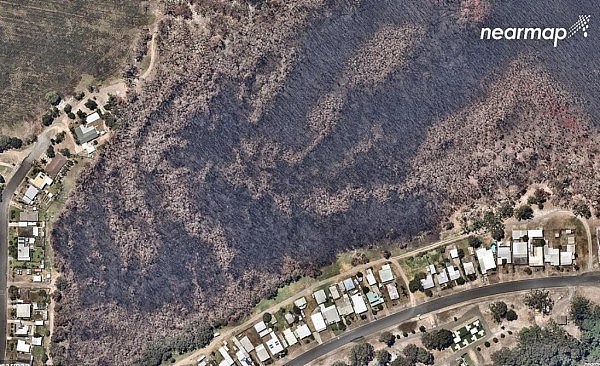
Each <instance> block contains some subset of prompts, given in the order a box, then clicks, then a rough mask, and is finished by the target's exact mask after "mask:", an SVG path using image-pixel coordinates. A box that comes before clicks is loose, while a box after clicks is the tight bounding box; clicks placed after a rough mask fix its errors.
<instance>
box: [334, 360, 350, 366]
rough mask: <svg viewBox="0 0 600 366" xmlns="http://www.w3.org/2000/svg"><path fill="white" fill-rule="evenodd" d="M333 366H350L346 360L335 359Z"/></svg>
mask: <svg viewBox="0 0 600 366" xmlns="http://www.w3.org/2000/svg"><path fill="white" fill-rule="evenodd" d="M331 366H348V364H347V363H345V362H344V361H335V362H334V363H333V364H332V365H331Z"/></svg>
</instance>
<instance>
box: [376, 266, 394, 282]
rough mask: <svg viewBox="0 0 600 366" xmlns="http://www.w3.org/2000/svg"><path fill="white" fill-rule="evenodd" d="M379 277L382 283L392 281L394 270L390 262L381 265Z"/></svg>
mask: <svg viewBox="0 0 600 366" xmlns="http://www.w3.org/2000/svg"><path fill="white" fill-rule="evenodd" d="M379 278H380V279H381V283H386V282H391V281H393V280H394V273H393V272H392V267H391V266H390V265H389V264H384V265H383V266H381V270H380V271H379Z"/></svg>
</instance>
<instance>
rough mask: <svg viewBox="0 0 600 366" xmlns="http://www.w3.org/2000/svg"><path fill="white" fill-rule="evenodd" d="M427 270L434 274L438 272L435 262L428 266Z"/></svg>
mask: <svg viewBox="0 0 600 366" xmlns="http://www.w3.org/2000/svg"><path fill="white" fill-rule="evenodd" d="M427 272H429V273H431V274H432V275H434V274H436V273H437V272H436V270H435V266H434V265H433V264H430V265H428V266H427Z"/></svg>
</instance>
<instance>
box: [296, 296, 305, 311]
mask: <svg viewBox="0 0 600 366" xmlns="http://www.w3.org/2000/svg"><path fill="white" fill-rule="evenodd" d="M294 305H296V306H297V307H298V309H300V310H304V309H306V305H307V302H306V297H304V296H302V297H301V298H299V299H296V301H294Z"/></svg>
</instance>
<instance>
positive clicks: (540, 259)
mask: <svg viewBox="0 0 600 366" xmlns="http://www.w3.org/2000/svg"><path fill="white" fill-rule="evenodd" d="M530 249H531V251H530V252H529V265H530V266H543V265H544V248H543V247H536V246H533V245H532V246H531V248H530Z"/></svg>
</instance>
